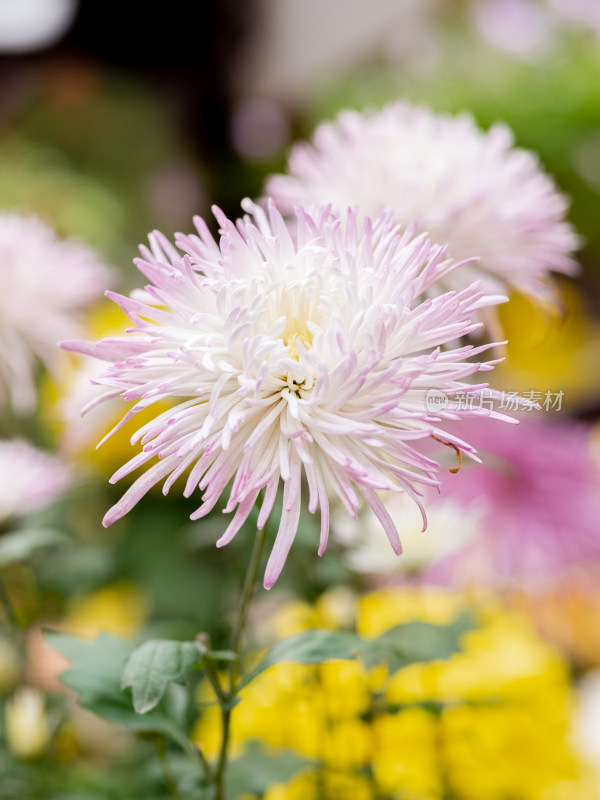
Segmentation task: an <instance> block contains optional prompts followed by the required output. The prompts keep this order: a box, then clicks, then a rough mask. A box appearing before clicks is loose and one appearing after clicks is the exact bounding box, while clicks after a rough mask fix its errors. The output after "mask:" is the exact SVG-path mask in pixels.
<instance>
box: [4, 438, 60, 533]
mask: <svg viewBox="0 0 600 800" xmlns="http://www.w3.org/2000/svg"><path fill="white" fill-rule="evenodd" d="M0 475H1V476H2V480H0V523H3V522H5V521H6V520H9V519H12V518H13V517H22V516H24V515H25V514H29V513H31V512H33V511H39V510H41V509H42V508H44V507H45V506H47V505H49V504H50V503H51V502H52V501H53V500H56V499H57V498H58V497H59V495H61V494H62V493H63V492H64V491H66V489H68V488H69V486H70V485H71V475H70V471H69V470H68V468H67V467H66V466H65V465H64V464H63V463H62V462H61V461H59V459H57V458H56V457H55V456H52V455H50V454H49V453H46V452H44V451H43V450H39V449H38V448H37V447H34V446H33V445H32V444H30V443H29V442H27V441H26V440H25V439H0Z"/></svg>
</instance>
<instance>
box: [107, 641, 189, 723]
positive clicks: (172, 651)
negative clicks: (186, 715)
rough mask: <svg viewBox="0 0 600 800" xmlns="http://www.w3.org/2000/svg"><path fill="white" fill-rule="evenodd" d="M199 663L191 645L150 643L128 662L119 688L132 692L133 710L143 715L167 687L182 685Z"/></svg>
mask: <svg viewBox="0 0 600 800" xmlns="http://www.w3.org/2000/svg"><path fill="white" fill-rule="evenodd" d="M200 659H201V653H200V651H199V649H198V647H197V646H196V644H195V643H194V642H177V641H172V640H170V639H152V640H150V641H148V642H144V644H142V645H140V647H138V648H137V650H134V652H133V653H132V654H131V655H130V656H129V658H128V659H127V662H126V664H125V669H124V671H123V678H122V681H121V688H123V689H126V688H128V687H129V688H131V694H132V697H133V707H134V709H135V710H136V712H137V713H138V714H146V713H147V712H148V711H151V710H152V709H153V708H155V706H156V705H157V704H158V703H159V702H160V699H161V698H162V696H163V695H164V693H165V690H166V688H167V686H168V685H169V683H171V682H172V681H174V682H176V683H180V682H181V681H183V680H184V679H185V678H186V676H187V675H188V673H189V672H190V670H191V669H192V667H193V666H194V664H195V663H196V662H198V661H200Z"/></svg>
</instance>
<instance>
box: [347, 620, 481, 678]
mask: <svg viewBox="0 0 600 800" xmlns="http://www.w3.org/2000/svg"><path fill="white" fill-rule="evenodd" d="M474 627H475V624H474V621H473V618H472V616H471V615H470V614H468V613H467V614H461V615H460V616H459V617H457V618H456V619H455V620H454V621H453V622H451V623H450V624H449V625H432V624H431V623H429V622H407V623H405V624H404V625H397V626H396V627H395V628H391V629H390V630H389V631H386V632H385V633H383V634H382V635H381V636H380V637H379V638H377V639H373V640H371V641H369V642H365V643H364V645H363V646H362V647H361V650H360V652H361V655H362V657H363V659H364V662H365V665H366V666H367V667H368V668H370V667H373V666H375V665H377V664H386V665H387V667H388V669H389V671H390V672H392V673H393V672H397V671H398V670H399V669H402V668H403V667H406V666H408V665H409V664H414V663H417V662H426V661H436V660H438V659H448V658H450V657H451V656H453V655H454V654H455V653H457V652H458V651H459V650H460V639H461V637H462V635H463V634H464V633H466V632H467V631H469V630H472V629H473V628H474Z"/></svg>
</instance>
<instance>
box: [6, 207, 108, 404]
mask: <svg viewBox="0 0 600 800" xmlns="http://www.w3.org/2000/svg"><path fill="white" fill-rule="evenodd" d="M109 278H110V272H109V270H108V269H107V268H106V267H105V266H104V265H103V264H102V263H101V262H100V261H99V259H98V257H97V256H96V255H95V253H94V252H93V251H92V250H90V249H89V248H87V247H85V246H84V245H83V244H80V243H79V242H76V241H73V240H62V241H61V240H60V239H59V238H58V237H57V236H56V234H55V233H54V231H53V230H52V229H51V228H49V227H48V226H47V225H46V224H45V223H43V222H41V221H40V220H39V219H36V218H35V217H23V216H19V215H17V214H11V213H2V214H0V283H1V285H2V292H1V293H0V352H1V354H2V355H1V356H0V405H1V404H3V403H4V402H6V401H7V400H8V401H10V402H11V403H12V405H13V407H14V409H15V410H16V411H18V412H21V413H26V412H30V411H32V410H33V408H34V407H35V382H34V378H35V370H36V366H37V363H36V362H37V361H38V360H39V361H40V362H41V363H42V364H43V365H44V366H45V367H46V368H49V369H53V368H54V366H55V364H56V362H57V357H58V355H59V353H58V351H57V349H56V341H57V340H58V339H64V338H70V337H73V336H77V335H80V334H81V327H80V325H79V319H78V315H79V313H80V312H81V309H82V307H83V306H85V305H86V304H88V303H90V302H91V301H92V300H94V299H96V298H97V297H98V296H99V295H100V294H101V293H102V291H103V290H104V288H105V287H106V285H107V283H108V281H109Z"/></svg>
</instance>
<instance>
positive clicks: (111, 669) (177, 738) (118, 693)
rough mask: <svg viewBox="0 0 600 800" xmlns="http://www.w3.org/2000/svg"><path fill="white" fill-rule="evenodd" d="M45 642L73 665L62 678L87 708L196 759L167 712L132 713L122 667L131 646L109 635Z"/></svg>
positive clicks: (51, 635) (53, 637) (57, 636)
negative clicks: (161, 738) (155, 735)
mask: <svg viewBox="0 0 600 800" xmlns="http://www.w3.org/2000/svg"><path fill="white" fill-rule="evenodd" d="M46 638H47V640H48V641H49V643H50V645H51V646H52V647H53V648H54V649H55V650H58V652H59V653H62V655H64V656H65V657H66V658H68V659H69V661H71V663H72V666H71V668H70V669H68V670H66V672H63V673H62V675H61V676H60V678H61V681H62V682H63V683H64V684H65V686H67V687H68V688H69V689H72V690H73V691H74V692H77V694H78V695H79V697H80V699H81V705H82V706H83V707H84V708H87V709H88V710H89V711H92V712H93V713H94V714H97V715H98V716H99V717H102V718H103V719H106V720H108V721H109V722H114V723H117V724H119V725H123V726H124V727H125V728H129V730H133V731H139V732H148V733H161V734H163V735H164V736H167V737H169V738H170V739H172V740H173V741H174V742H177V744H179V746H180V747H182V748H183V749H184V750H185V751H186V752H188V753H189V754H190V755H192V756H193V757H194V758H196V754H195V751H194V746H193V744H192V743H191V742H190V740H189V739H188V737H187V735H186V734H185V733H184V731H183V730H181V728H180V727H179V726H178V725H177V724H176V723H175V722H174V721H173V719H171V718H170V717H169V716H168V714H167V713H166V712H165V710H164V709H159V708H157V709H155V710H153V711H151V712H149V713H148V714H144V715H143V716H142V715H140V714H137V713H136V712H135V711H134V710H133V708H132V706H131V698H130V696H129V694H128V693H126V692H124V691H123V690H122V689H121V676H122V673H123V667H124V664H125V661H126V660H127V659H128V658H129V656H130V655H131V652H132V647H131V645H130V644H128V643H127V642H125V641H123V640H122V639H118V638H117V637H115V636H109V635H108V634H106V633H103V634H101V635H100V636H99V637H98V638H97V639H95V640H94V641H89V640H87V639H81V638H80V637H78V636H71V635H69V634H65V633H57V632H54V631H51V632H46Z"/></svg>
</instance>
